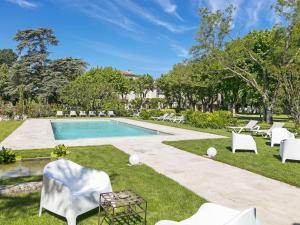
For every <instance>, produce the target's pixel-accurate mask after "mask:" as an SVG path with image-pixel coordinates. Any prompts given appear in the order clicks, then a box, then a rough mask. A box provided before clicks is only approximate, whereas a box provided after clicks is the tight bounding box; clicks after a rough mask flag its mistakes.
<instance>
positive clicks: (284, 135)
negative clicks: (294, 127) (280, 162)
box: [271, 128, 295, 147]
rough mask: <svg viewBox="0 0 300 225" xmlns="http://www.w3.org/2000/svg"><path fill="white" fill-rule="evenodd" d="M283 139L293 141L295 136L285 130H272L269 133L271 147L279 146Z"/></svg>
mask: <svg viewBox="0 0 300 225" xmlns="http://www.w3.org/2000/svg"><path fill="white" fill-rule="evenodd" d="M285 139H295V135H294V134H293V133H291V132H289V131H288V129H286V128H274V129H272V132H271V147H273V146H274V145H276V144H277V145H279V144H280V143H281V141H283V140H285Z"/></svg>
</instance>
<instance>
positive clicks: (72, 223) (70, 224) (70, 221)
mask: <svg viewBox="0 0 300 225" xmlns="http://www.w3.org/2000/svg"><path fill="white" fill-rule="evenodd" d="M67 221H68V225H76V217H68V218H67Z"/></svg>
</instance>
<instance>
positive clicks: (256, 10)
mask: <svg viewBox="0 0 300 225" xmlns="http://www.w3.org/2000/svg"><path fill="white" fill-rule="evenodd" d="M263 6H264V4H263V2H262V1H256V2H255V4H253V5H252V6H249V7H247V10H246V11H247V14H248V19H247V21H248V22H247V24H246V27H247V28H250V27H252V26H254V25H256V24H257V22H258V21H259V19H260V11H261V10H262V8H263Z"/></svg>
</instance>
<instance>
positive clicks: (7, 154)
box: [0, 147, 16, 164]
mask: <svg viewBox="0 0 300 225" xmlns="http://www.w3.org/2000/svg"><path fill="white" fill-rule="evenodd" d="M15 161H16V153H15V152H14V151H13V150H11V149H8V148H4V147H2V150H0V163H3V164H4V163H12V162H15Z"/></svg>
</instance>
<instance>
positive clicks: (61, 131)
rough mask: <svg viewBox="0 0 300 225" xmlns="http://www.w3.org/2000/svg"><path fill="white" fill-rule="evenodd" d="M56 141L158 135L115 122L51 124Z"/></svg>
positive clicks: (154, 132) (152, 131)
mask: <svg viewBox="0 0 300 225" xmlns="http://www.w3.org/2000/svg"><path fill="white" fill-rule="evenodd" d="M51 125H52V129H53V133H54V137H55V139H56V140H74V139H81V138H101V137H126V136H149V135H159V134H160V133H159V132H158V131H155V130H150V129H146V128H142V127H138V126H134V125H130V124H126V123H121V122H117V121H112V120H107V121H105V120H104V121H72V122H71V121H63V122H57V121H55V122H54V121H52V122H51Z"/></svg>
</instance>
